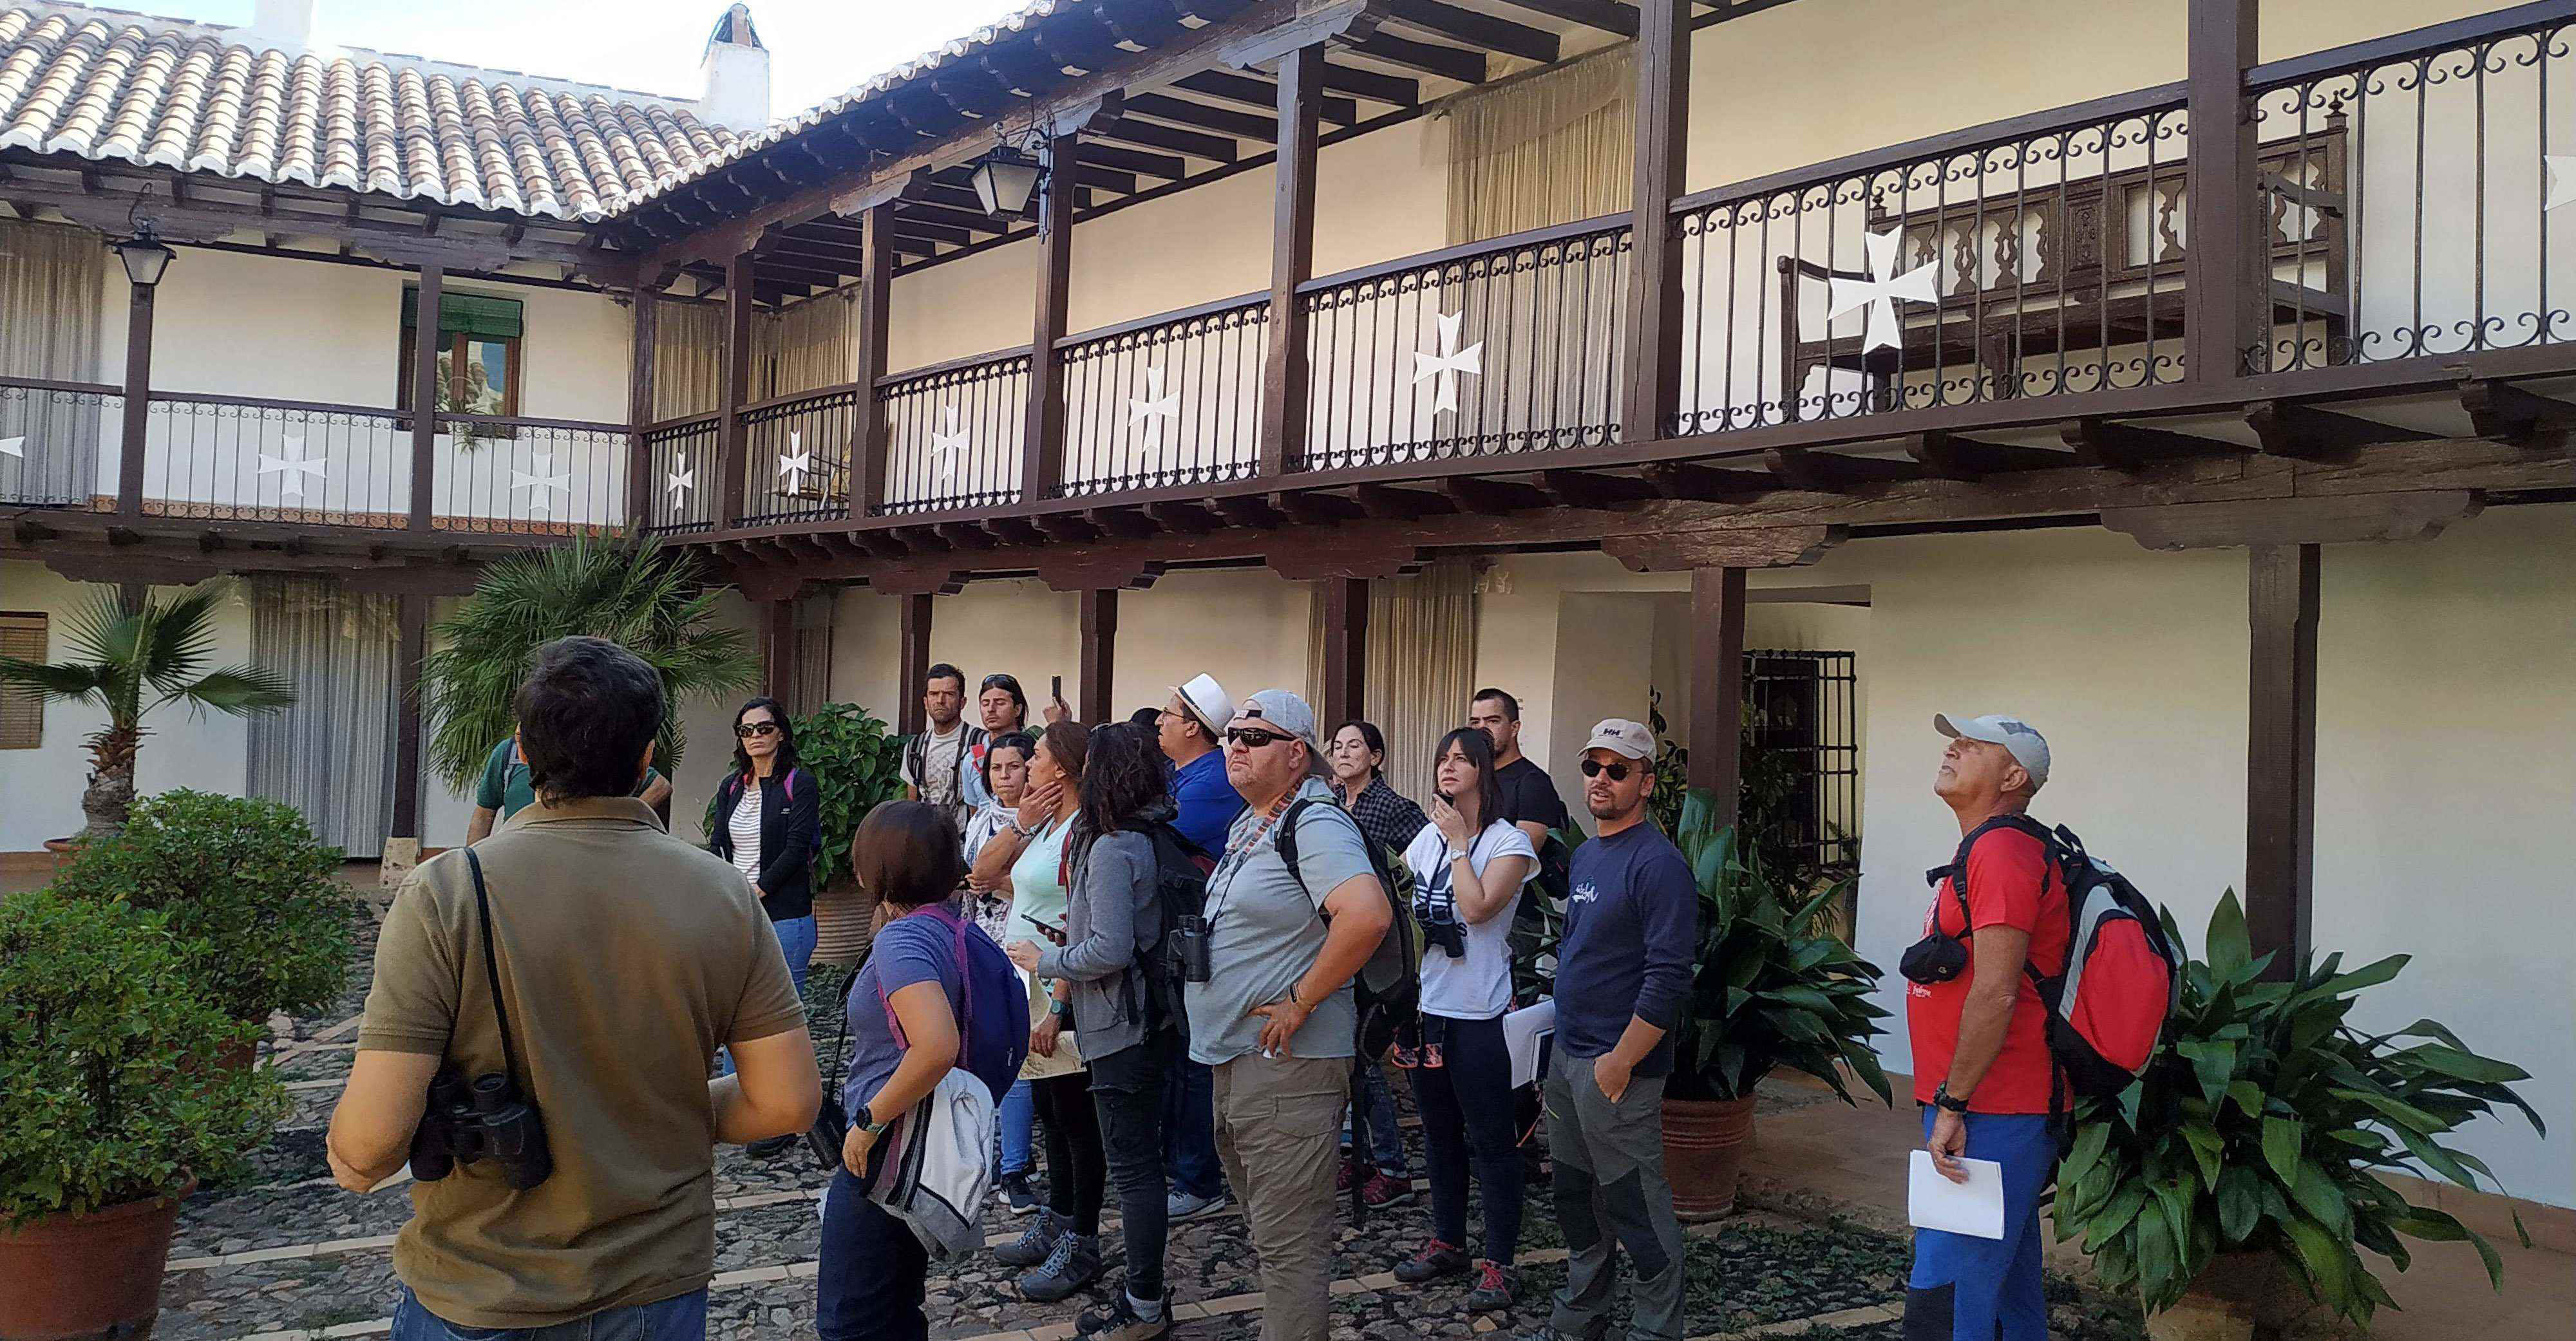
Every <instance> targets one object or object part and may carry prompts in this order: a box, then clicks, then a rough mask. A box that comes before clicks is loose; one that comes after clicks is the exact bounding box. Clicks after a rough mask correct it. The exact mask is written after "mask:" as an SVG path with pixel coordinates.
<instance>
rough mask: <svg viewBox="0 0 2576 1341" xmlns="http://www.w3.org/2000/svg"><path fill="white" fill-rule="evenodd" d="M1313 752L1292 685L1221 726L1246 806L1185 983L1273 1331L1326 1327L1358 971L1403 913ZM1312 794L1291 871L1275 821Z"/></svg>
mask: <svg viewBox="0 0 2576 1341" xmlns="http://www.w3.org/2000/svg"><path fill="white" fill-rule="evenodd" d="M1317 754H1318V749H1317V746H1316V741H1315V713H1314V710H1313V709H1312V708H1309V707H1307V706H1306V701H1305V700H1304V699H1302V698H1299V697H1298V696H1297V695H1295V694H1292V693H1289V692H1288V691H1286V690H1284V689H1265V690H1263V691H1262V692H1260V693H1258V694H1255V695H1253V696H1252V697H1250V698H1248V699H1245V700H1244V701H1243V703H1242V705H1241V706H1239V707H1237V708H1236V709H1235V711H1234V719H1233V720H1232V721H1231V722H1229V723H1227V724H1226V730H1225V775H1226V781H1228V782H1230V783H1232V784H1233V785H1234V789H1235V791H1236V792H1238V793H1240V794H1241V795H1242V797H1243V799H1244V802H1245V810H1244V812H1243V814H1242V815H1240V816H1238V817H1237V818H1236V819H1235V821H1234V827H1233V828H1232V829H1231V830H1229V831H1228V833H1227V837H1226V850H1225V855H1224V856H1223V858H1222V859H1220V860H1219V861H1218V863H1217V868H1216V870H1215V872H1214V873H1213V874H1211V875H1210V876H1209V877H1208V886H1207V904H1206V917H1207V936H1208V970H1209V971H1208V981H1206V982H1203V983H1191V984H1190V985H1189V987H1188V988H1187V989H1186V990H1185V991H1184V992H1183V994H1182V1005H1183V1006H1184V1007H1185V1008H1186V1009H1187V1011H1188V1013H1189V1018H1190V1057H1191V1059H1192V1060H1194V1061H1197V1062H1200V1063H1203V1064H1205V1065H1206V1066H1208V1067H1209V1068H1210V1069H1211V1070H1212V1072H1213V1074H1214V1076H1215V1081H1216V1085H1215V1089H1216V1150H1217V1157H1218V1158H1219V1159H1220V1160H1222V1161H1224V1163H1225V1171H1226V1176H1227V1177H1228V1178H1229V1179H1230V1180H1232V1182H1233V1183H1234V1186H1235V1188H1236V1190H1238V1191H1240V1192H1241V1193H1243V1196H1244V1207H1243V1209H1244V1217H1245V1219H1246V1220H1248V1221H1249V1222H1250V1224H1251V1228H1252V1246H1253V1249H1254V1251H1255V1252H1256V1253H1258V1254H1259V1256H1260V1259H1261V1288H1262V1293H1263V1300H1262V1313H1261V1337H1262V1341H1326V1338H1327V1337H1328V1336H1329V1335H1330V1333H1331V1326H1330V1312H1329V1311H1330V1307H1331V1303H1332V1300H1331V1296H1330V1293H1329V1291H1330V1289H1331V1284H1332V1276H1331V1267H1332V1254H1333V1238H1334V1235H1333V1171H1334V1165H1335V1163H1336V1156H1337V1155H1338V1152H1339V1148H1340V1130H1341V1123H1342V1104H1343V1100H1344V1098H1345V1096H1346V1093H1347V1091H1348V1089H1349V1086H1350V1056H1351V1052H1352V1044H1353V1041H1354V1040H1353V1035H1354V1034H1355V1033H1356V1032H1357V1024H1358V1016H1357V1012H1356V1008H1355V1006H1354V1005H1353V1002H1352V997H1351V978H1352V976H1353V975H1354V974H1356V973H1358V972H1359V971H1360V968H1361V967H1362V966H1363V965H1365V964H1366V963H1367V962H1368V958H1369V955H1370V954H1371V953H1372V952H1374V951H1375V950H1376V949H1377V945H1378V942H1379V941H1380V940H1382V939H1384V937H1385V935H1386V931H1387V927H1388V925H1389V923H1390V922H1391V920H1392V916H1393V914H1392V909H1391V908H1390V907H1389V905H1388V903H1387V896H1386V891H1385V889H1384V888H1383V887H1382V886H1380V885H1379V883H1378V879H1377V873H1376V870H1375V868H1374V867H1372V866H1371V865H1370V864H1369V858H1368V849H1367V847H1366V846H1365V845H1364V840H1363V839H1362V838H1361V837H1360V832H1359V827H1358V825H1357V824H1356V823H1354V822H1353V821H1352V819H1351V817H1350V814H1349V812H1347V811H1345V810H1343V809H1342V808H1341V807H1340V806H1338V805H1335V804H1334V803H1333V794H1332V792H1331V790H1330V789H1329V788H1327V787H1325V786H1324V784H1323V782H1322V781H1321V779H1320V778H1318V777H1317V776H1316V770H1315V760H1316V757H1317ZM1301 799H1309V800H1311V801H1312V804H1308V805H1306V806H1304V807H1302V808H1299V809H1298V811H1297V816H1296V818H1295V820H1294V821H1293V822H1294V823H1295V824H1296V826H1297V844H1296V846H1297V870H1296V871H1295V872H1293V873H1292V872H1291V871H1290V870H1289V869H1288V863H1287V861H1286V859H1285V858H1284V857H1282V856H1281V854H1280V852H1279V829H1280V826H1281V825H1282V824H1283V823H1288V822H1291V821H1289V820H1288V818H1287V812H1288V811H1289V810H1290V809H1291V808H1292V807H1296V806H1297V803H1298V801H1299V800H1301ZM1301 875H1302V876H1303V877H1304V879H1303V880H1300V879H1299V878H1298V877H1299V876H1301Z"/></svg>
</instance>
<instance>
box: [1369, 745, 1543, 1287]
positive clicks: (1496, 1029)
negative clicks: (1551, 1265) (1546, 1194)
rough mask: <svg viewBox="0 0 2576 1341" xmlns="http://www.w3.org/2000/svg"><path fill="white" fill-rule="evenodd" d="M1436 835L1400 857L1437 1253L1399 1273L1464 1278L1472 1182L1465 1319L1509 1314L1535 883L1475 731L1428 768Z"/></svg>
mask: <svg viewBox="0 0 2576 1341" xmlns="http://www.w3.org/2000/svg"><path fill="white" fill-rule="evenodd" d="M1432 770H1433V772H1432V779H1433V787H1434V789H1435V790H1434V793H1433V796H1432V801H1431V822H1430V823H1429V824H1428V825H1425V826H1424V827H1423V830H1422V832H1421V834H1420V835H1418V836H1417V837H1415V838H1414V840H1413V843H1412V846H1410V847H1408V848H1406V849H1405V853H1404V861H1405V864H1406V865H1408V866H1410V867H1412V868H1413V881H1414V893H1413V915H1414V917H1415V918H1416V919H1417V920H1418V921H1420V922H1421V924H1422V930H1423V946H1422V1034H1423V1049H1422V1065H1421V1066H1420V1067H1419V1068H1417V1069H1415V1070H1414V1071H1413V1072H1412V1076H1413V1097H1414V1100H1415V1102H1416V1103H1417V1104H1418V1105H1419V1106H1420V1107H1421V1109H1422V1141H1423V1146H1424V1148H1425V1150H1426V1152H1427V1154H1428V1160H1427V1162H1428V1163H1429V1164H1430V1166H1431V1241H1430V1242H1428V1243H1426V1244H1424V1245H1423V1246H1422V1249H1421V1251H1419V1252H1416V1253H1415V1254H1414V1255H1413V1256H1411V1257H1408V1258H1406V1259H1405V1260H1404V1261H1402V1262H1399V1263H1397V1264H1396V1267H1395V1276H1396V1279H1398V1280H1400V1281H1403V1282H1404V1283H1406V1284H1408V1285H1415V1284H1420V1283H1422V1282H1424V1281H1429V1280H1435V1279H1438V1278H1439V1277H1442V1276H1451V1275H1456V1274H1459V1273H1461V1272H1464V1271H1466V1270H1467V1269H1468V1266H1469V1262H1468V1259H1467V1254H1466V1243H1467V1172H1468V1168H1469V1166H1470V1165H1472V1166H1473V1167H1474V1169H1475V1174H1476V1183H1477V1186H1478V1187H1479V1188H1480V1189H1481V1190H1482V1191H1483V1193H1484V1222H1485V1223H1484V1230H1485V1244H1484V1247H1485V1255H1484V1259H1483V1261H1481V1262H1479V1263H1477V1264H1476V1267H1477V1276H1476V1283H1475V1286H1474V1287H1473V1288H1472V1289H1470V1290H1469V1291H1468V1292H1467V1307H1468V1309H1469V1310H1471V1311H1473V1312H1480V1313H1481V1312H1487V1311H1490V1310H1494V1309H1504V1308H1509V1307H1511V1304H1512V1295H1513V1293H1514V1291H1515V1289H1516V1288H1517V1286H1518V1284H1519V1281H1518V1278H1517V1277H1516V1276H1515V1274H1514V1273H1513V1270H1512V1257H1513V1254H1514V1253H1515V1252H1517V1251H1518V1250H1519V1247H1520V1235H1521V1199H1522V1186H1521V1159H1520V1151H1519V1149H1518V1148H1517V1147H1518V1145H1519V1141H1518V1139H1517V1133H1515V1132H1514V1131H1513V1130H1512V1057H1511V1049H1510V1048H1509V1047H1508V1046H1506V1045H1505V1043H1504V1042H1503V1013H1504V1012H1505V1011H1507V1010H1509V1009H1511V1004H1512V956H1511V948H1510V946H1509V945H1508V944H1507V940H1508V938H1509V936H1510V933H1511V923H1512V918H1511V911H1512V905H1513V903H1514V901H1516V900H1517V899H1518V898H1519V897H1520V891H1521V886H1522V884H1524V883H1525V882H1527V881H1528V880H1529V879H1530V878H1531V877H1532V876H1534V875H1536V874H1537V873H1538V853H1537V852H1536V851H1535V850H1534V849H1532V848H1531V846H1530V840H1529V835H1527V834H1525V833H1523V832H1521V830H1520V828H1519V826H1517V825H1515V824H1513V823H1511V822H1510V821H1508V820H1505V819H1504V818H1502V815H1501V809H1502V788H1501V786H1500V784H1499V783H1498V782H1497V781H1496V780H1495V777H1494V744H1493V739H1492V738H1491V737H1490V736H1488V735H1486V734H1485V732H1484V731H1482V730H1480V729H1478V728H1476V727H1460V728H1459V729H1457V730H1455V731H1452V732H1450V733H1449V734H1448V735H1446V736H1443V737H1441V739H1440V748H1439V749H1438V750H1437V751H1436V752H1435V753H1434V754H1433V755H1432Z"/></svg>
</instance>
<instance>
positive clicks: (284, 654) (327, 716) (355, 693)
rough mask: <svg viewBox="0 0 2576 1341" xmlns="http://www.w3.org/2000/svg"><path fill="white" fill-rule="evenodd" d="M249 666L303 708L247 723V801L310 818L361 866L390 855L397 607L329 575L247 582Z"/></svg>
mask: <svg viewBox="0 0 2576 1341" xmlns="http://www.w3.org/2000/svg"><path fill="white" fill-rule="evenodd" d="M248 589H249V593H250V615H251V619H250V649H251V661H252V662H253V663H254V664H256V665H260V666H265V667H267V668H268V669H270V670H273V671H276V672H278V673H279V674H281V675H284V676H286V677H287V678H288V679H289V680H290V681H292V682H293V684H294V686H295V702H294V704H293V706H291V707H288V708H286V709H285V710H283V711H280V712H275V713H269V714H265V715H262V716H258V717H253V718H251V719H250V770H249V790H250V794H251V795H253V796H258V797H265V798H267V799H270V800H276V801H284V802H286V803H287V804H288V805H291V806H294V807H295V808H296V809H297V810H300V811H302V812H304V818H305V821H306V822H307V823H309V824H311V825H312V826H313V835H314V837H316V838H319V839H321V840H322V841H323V842H325V843H331V844H335V845H337V846H339V847H341V848H343V849H345V850H346V851H347V852H348V854H349V855H350V856H351V857H353V858H357V859H360V860H364V859H367V858H371V857H376V856H379V855H381V854H382V853H383V851H384V842H385V834H386V831H387V826H388V825H390V824H391V823H392V822H393V805H394V769H393V757H394V731H395V726H394V718H395V711H396V707H397V704H396V696H395V690H394V660H395V657H396V655H397V650H398V648H399V645H400V643H399V638H398V633H399V615H398V606H399V602H398V601H397V600H396V598H394V597H392V596H381V595H372V594H367V593H362V592H351V591H343V590H341V589H340V584H339V583H338V582H336V581H333V580H332V579H329V578H309V577H276V576H262V577H254V578H252V579H250V581H249V583H248Z"/></svg>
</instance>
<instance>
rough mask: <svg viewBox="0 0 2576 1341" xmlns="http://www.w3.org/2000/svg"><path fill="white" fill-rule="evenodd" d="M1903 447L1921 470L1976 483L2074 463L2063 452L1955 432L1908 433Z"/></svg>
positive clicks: (2073, 460)
mask: <svg viewBox="0 0 2576 1341" xmlns="http://www.w3.org/2000/svg"><path fill="white" fill-rule="evenodd" d="M1904 445H1905V454H1906V455H1907V456H1910V457H1913V458H1914V459H1915V461H1917V462H1919V463H1920V464H1921V465H1922V466H1923V468H1924V469H1925V470H1928V471H1931V472H1932V473H1933V474H1935V475H1939V476H1941V477H1942V478H1944V479H1952V480H1977V479H1983V478H1985V477H1986V476H1988V475H2002V474H2007V473H2010V472H2012V471H2016V470H2051V469H2055V468H2056V467H2059V466H2069V465H2074V464H2075V459H2074V458H2073V457H2071V456H2069V455H2068V454H2066V453H2065V452H2053V451H2050V450H2048V449H2047V448H2044V447H2016V446H2012V445H2010V444H2007V443H2000V442H1987V441H1985V440H1984V439H1981V438H1963V437H1960V436H1959V435H1958V434H1955V433H1914V434H1908V435H1907V436H1906V438H1905V439H1904Z"/></svg>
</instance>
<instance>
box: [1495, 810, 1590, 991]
mask: <svg viewBox="0 0 2576 1341" xmlns="http://www.w3.org/2000/svg"><path fill="white" fill-rule="evenodd" d="M1573 891H1574V849H1573V848H1570V847H1568V846H1566V844H1565V840H1564V839H1563V838H1561V837H1559V836H1558V834H1557V831H1556V830H1554V829H1550V830H1548V833H1547V841H1546V842H1545V843H1542V844H1540V845H1539V849H1538V875H1537V878H1535V879H1533V880H1531V881H1530V882H1529V883H1527V884H1525V885H1522V886H1521V892H1520V896H1519V897H1518V898H1516V899H1514V900H1513V902H1512V927H1511V931H1510V932H1509V933H1508V934H1507V935H1505V937H1504V939H1503V944H1504V945H1505V946H1506V947H1508V949H1509V951H1510V954H1511V964H1512V1002H1513V1004H1515V1005H1521V1006H1527V1005H1531V1004H1533V1003H1535V1002H1536V1001H1537V1000H1538V999H1539V998H1540V997H1543V996H1549V995H1552V994H1553V993H1554V990H1555V979H1556V966H1555V965H1554V964H1553V963H1549V964H1547V965H1544V966H1542V965H1541V964H1540V962H1539V961H1540V959H1541V958H1542V957H1544V956H1546V955H1548V954H1549V953H1551V951H1550V947H1551V946H1552V945H1553V944H1554V943H1555V940H1556V933H1557V929H1558V928H1560V927H1562V926H1564V925H1565V901H1566V898H1567V896H1568V895H1570V894H1572V893H1573Z"/></svg>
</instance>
